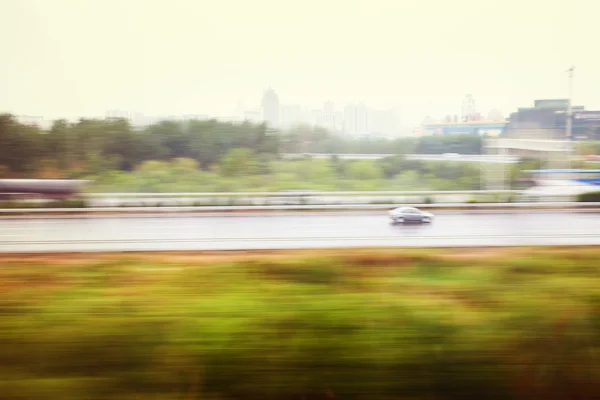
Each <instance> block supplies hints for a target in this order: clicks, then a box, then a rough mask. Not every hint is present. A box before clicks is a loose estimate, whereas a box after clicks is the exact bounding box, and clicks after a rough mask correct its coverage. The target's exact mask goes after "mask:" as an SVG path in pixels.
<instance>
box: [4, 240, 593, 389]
mask: <svg viewBox="0 0 600 400" xmlns="http://www.w3.org/2000/svg"><path fill="white" fill-rule="evenodd" d="M0 266H2V268H0V398H1V399H11V400H12V399H31V400H33V399H36V400H46V399H48V400H49V399H53V400H54V399H61V400H62V399H65V400H68V399H73V400H75V399H77V400H79V399H86V400H87V399H123V400H129V399H155V400H167V399H213V400H224V399H231V400H234V399H236V400H238V399H239V400H246V399H247V400H270V399H273V400H279V399H285V400H295V399H297V400H312V399H365V400H392V399H398V400H400V399H412V400H417V399H419V400H426V399H427V400H430V399H460V400H465V399H471V398H472V399H527V400H530V399H557V400H558V399H560V400H566V399H596V398H600V249H596V248H584V247H581V248H534V249H532V248H502V249H454V250H440V249H432V250H425V249H418V250H397V249H395V250H368V249H367V250H349V251H347V250H344V251H342V250H323V251H310V252H308V251H296V252H268V253H266V252H243V253H226V252H211V253H131V254H62V255H6V254H5V255H0Z"/></svg>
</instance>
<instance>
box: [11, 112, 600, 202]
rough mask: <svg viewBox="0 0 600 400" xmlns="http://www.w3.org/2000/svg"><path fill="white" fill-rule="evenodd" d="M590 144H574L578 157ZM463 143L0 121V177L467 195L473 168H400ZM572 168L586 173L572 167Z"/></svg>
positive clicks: (251, 128)
mask: <svg viewBox="0 0 600 400" xmlns="http://www.w3.org/2000/svg"><path fill="white" fill-rule="evenodd" d="M598 143H600V142H586V143H580V144H579V151H580V152H581V153H582V154H597V153H598V152H600V147H599V145H598ZM482 145H483V143H482V138H481V137H479V136H473V135H452V136H425V137H420V138H396V139H385V138H365V137H360V138H356V137H355V138H352V137H347V136H343V135H338V134H335V133H332V132H330V131H327V130H326V129H323V128H319V127H311V126H297V127H295V128H292V129H289V130H287V131H283V132H279V131H271V130H269V129H267V127H266V125H264V124H253V123H250V122H244V123H239V124H234V123H225V122H218V121H216V120H209V121H198V120H190V121H179V122H177V121H162V122H158V123H156V124H153V125H150V126H148V127H144V128H136V127H133V126H132V125H131V124H130V123H129V121H127V120H125V119H81V120H79V121H77V122H67V121H64V120H57V121H55V122H54V123H53V124H52V126H51V127H50V128H49V129H48V130H44V129H41V128H40V127H38V126H35V125H24V124H21V123H19V122H18V121H17V120H16V119H15V118H14V117H12V116H11V115H8V114H3V115H0V178H73V179H92V180H94V182H95V184H93V185H91V186H89V187H88V189H89V190H90V191H101V192H231V191H279V190H293V189H298V190H338V191H344V190H352V191H353V190H477V189H480V188H481V181H482V170H481V168H482V166H483V165H482V164H477V163H456V162H451V161H447V162H446V161H414V160H407V159H406V158H405V155H406V154H409V153H419V154H443V153H460V154H480V153H481V152H482ZM286 153H295V154H306V153H339V154H350V153H362V154H390V156H389V157H386V158H384V159H380V160H344V159H340V158H338V157H336V156H332V157H331V158H330V159H310V158H304V159H298V160H288V159H283V158H282V156H283V154H286ZM540 167H542V165H541V163H540V162H539V161H535V160H524V161H522V162H521V163H519V164H516V165H513V166H512V167H511V168H510V171H509V183H510V186H511V188H513V189H522V188H524V187H526V186H527V184H526V183H525V182H523V181H522V180H521V179H522V178H523V174H522V171H523V170H527V169H536V168H540ZM574 167H576V168H594V164H592V163H584V162H579V163H577V165H574Z"/></svg>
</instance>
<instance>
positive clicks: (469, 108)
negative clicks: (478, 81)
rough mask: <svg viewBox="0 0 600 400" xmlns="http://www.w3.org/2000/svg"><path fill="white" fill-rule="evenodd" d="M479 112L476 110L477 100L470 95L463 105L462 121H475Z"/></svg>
mask: <svg viewBox="0 0 600 400" xmlns="http://www.w3.org/2000/svg"><path fill="white" fill-rule="evenodd" d="M476 114H477V111H476V110H475V99H474V98H473V96H472V95H470V94H468V95H467V96H466V97H465V99H464V100H463V103H462V120H463V121H465V122H466V121H473V120H474V119H475V115H476Z"/></svg>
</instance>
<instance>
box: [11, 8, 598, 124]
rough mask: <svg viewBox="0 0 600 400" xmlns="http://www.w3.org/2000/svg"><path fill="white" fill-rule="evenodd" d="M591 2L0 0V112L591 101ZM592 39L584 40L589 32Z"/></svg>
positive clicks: (421, 110) (407, 110)
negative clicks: (264, 101) (268, 103)
mask: <svg viewBox="0 0 600 400" xmlns="http://www.w3.org/2000/svg"><path fill="white" fill-rule="evenodd" d="M599 12H600V2H598V1H596V0H571V1H546V0H519V1H518V0H501V1H496V0H414V1H413V0H367V1H358V0H302V1H291V0H252V1H248V0H215V1H208V0H169V1H165V0H0V46H1V47H0V48H1V49H2V52H3V55H2V57H0V112H10V113H13V114H16V115H30V116H42V117H44V118H46V119H54V118H63V117H64V118H69V119H71V118H77V117H103V116H104V115H105V113H106V111H107V110H112V109H118V110H124V111H128V112H140V113H143V114H145V115H178V114H209V115H211V116H227V115H233V114H234V112H235V110H236V107H237V104H238V102H239V101H241V102H242V103H243V104H244V106H245V107H246V108H251V107H254V106H258V105H259V104H260V99H261V96H262V92H263V91H264V90H265V89H267V88H268V87H272V88H274V89H275V90H276V92H277V93H278V95H279V97H280V100H281V102H282V103H284V104H302V105H304V106H310V107H322V105H323V102H324V101H327V100H330V101H333V102H334V103H335V106H336V108H337V109H342V108H343V107H344V105H345V104H346V103H349V102H362V103H365V104H367V105H368V106H370V107H374V108H382V109H383V108H389V107H398V108H399V109H400V113H401V118H402V120H403V123H404V124H409V125H410V124H418V123H419V122H420V121H421V120H422V119H423V118H424V117H425V116H431V117H434V118H442V117H443V116H445V115H447V114H460V109H461V102H462V100H463V98H464V96H465V95H466V94H472V95H473V97H474V98H475V100H476V104H477V110H478V111H480V112H482V113H484V114H487V112H488V111H490V110H491V109H497V110H500V111H501V112H502V113H503V114H505V115H507V114H509V113H510V112H512V111H516V108H517V107H526V106H530V105H532V104H533V101H534V100H535V99H540V98H566V97H567V95H568V78H567V73H566V70H567V69H568V68H569V67H570V66H571V65H575V66H576V70H575V77H574V80H573V83H574V86H573V87H574V91H573V102H574V103H576V104H581V105H585V106H586V108H587V109H596V110H597V109H600V53H599V52H598V50H597V46H598V41H597V38H599V37H600V24H598V22H597V21H598V14H599ZM594 39H596V40H594Z"/></svg>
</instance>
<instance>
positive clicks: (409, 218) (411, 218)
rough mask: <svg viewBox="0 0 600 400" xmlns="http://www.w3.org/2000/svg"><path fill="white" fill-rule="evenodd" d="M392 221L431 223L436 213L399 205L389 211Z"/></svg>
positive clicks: (397, 222) (395, 222)
mask: <svg viewBox="0 0 600 400" xmlns="http://www.w3.org/2000/svg"><path fill="white" fill-rule="evenodd" d="M388 214H389V216H390V218H391V220H392V223H394V224H404V223H425V224H427V223H430V222H432V221H433V218H434V215H433V214H432V213H430V212H426V211H421V210H419V209H418V208H414V207H398V208H395V209H393V210H391V211H389V212H388Z"/></svg>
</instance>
